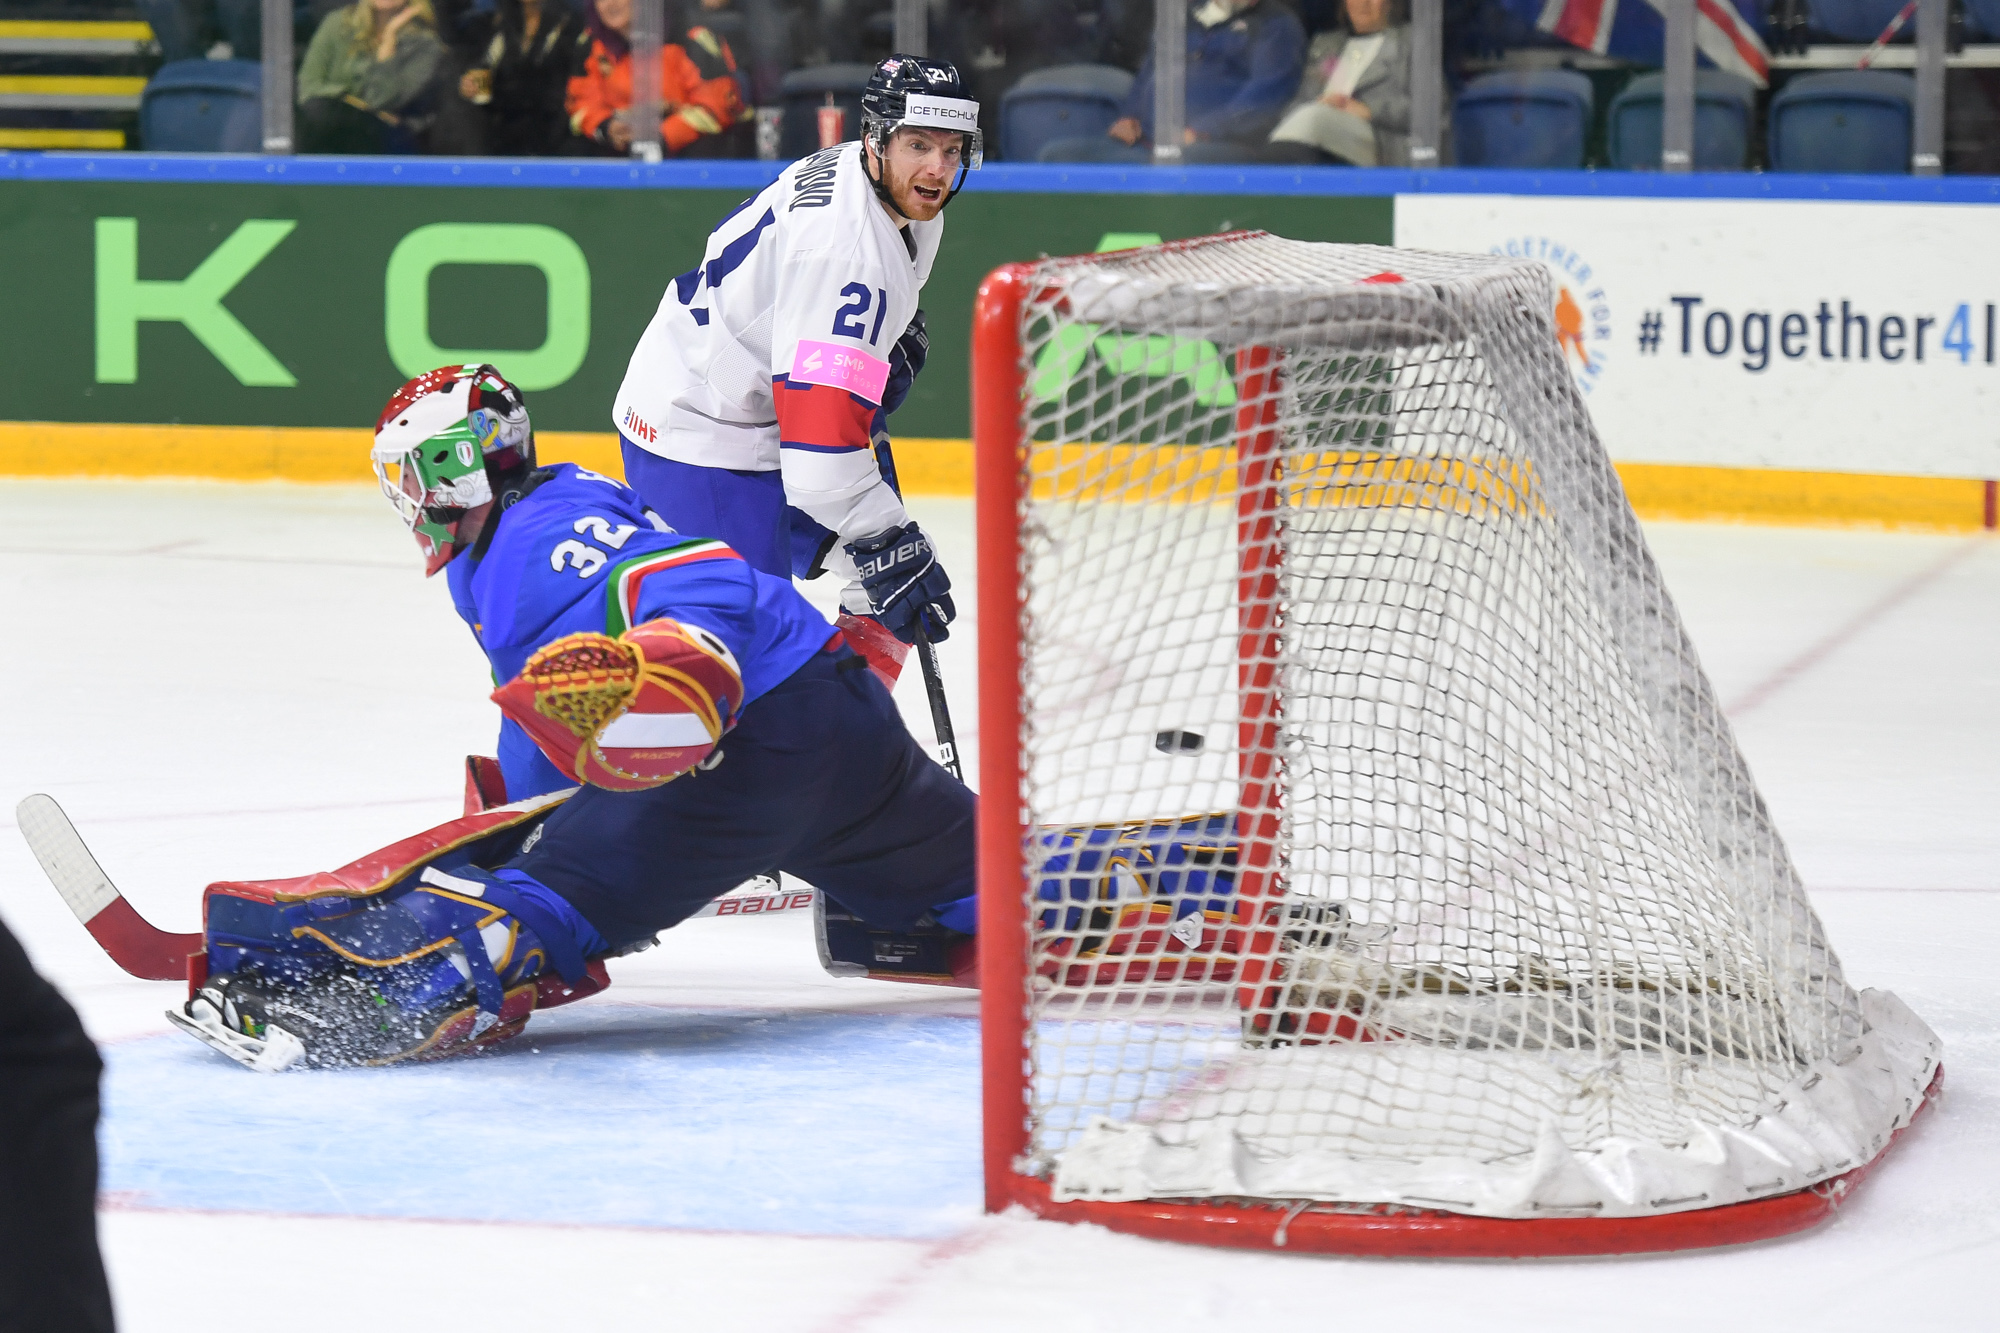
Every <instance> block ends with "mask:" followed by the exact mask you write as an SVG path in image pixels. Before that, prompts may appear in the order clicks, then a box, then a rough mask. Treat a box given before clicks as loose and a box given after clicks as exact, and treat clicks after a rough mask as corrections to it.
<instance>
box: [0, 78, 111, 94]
mask: <svg viewBox="0 0 2000 1333" xmlns="http://www.w3.org/2000/svg"><path fill="white" fill-rule="evenodd" d="M145 90H146V81H145V79H143V78H127V77H126V76H124V75H122V74H8V75H0V93H61V94H63V95H65V96H76V95H79V94H83V95H89V96H93V97H137V96H138V95H139V94H140V93H142V92H144V91H145Z"/></svg>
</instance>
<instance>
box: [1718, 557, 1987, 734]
mask: <svg viewBox="0 0 2000 1333" xmlns="http://www.w3.org/2000/svg"><path fill="white" fill-rule="evenodd" d="M1986 545H1987V543H1986V542H1985V540H1984V539H1980V538H1975V539H1974V540H1972V541H1969V542H1964V543H1961V544H1960V545H1959V546H1957V547H1955V548H1953V550H1952V551H1951V552H1950V553H1949V554H1947V555H1946V556H1945V557H1944V558H1943V559H1942V560H1939V561H1937V562H1936V563H1934V564H1933V565H1931V566H1930V567H1929V568H1928V569H1924V570H1921V571H1919V572H1918V573H1916V574H1914V575H1912V576H1911V577H1910V578H1908V579H1905V580H1904V581H1903V582H1902V583H1901V584H1899V585H1898V586H1896V587H1895V588H1892V589H1890V591H1889V592H1888V593H1887V594H1885V595H1884V596H1883V597H1881V598H1879V599H1878V600H1877V601H1875V602H1874V603H1873V604H1872V605H1870V606H1868V607H1867V608H1865V609H1864V610H1863V611H1861V613H1860V614H1859V615H1856V616H1854V617H1852V618H1851V619H1849V620H1848V621H1847V622H1846V623H1845V624H1843V625H1841V626H1839V627H1838V628H1837V629H1835V630H1834V631H1833V633H1831V634H1828V635H1827V636H1826V637H1824V638H1822V639H1821V640H1820V641H1819V642H1817V643H1815V644H1813V645H1812V646H1811V647H1809V648H1807V649H1806V650H1805V651H1804V652H1802V653H1800V654H1799V655H1798V656H1797V657H1794V658H1793V659H1792V660H1791V661H1789V662H1787V663H1785V664H1784V665H1783V666H1781V667H1779V668H1778V669H1777V670H1776V671H1774V672H1772V673H1771V674H1770V675H1768V676H1766V677H1765V678H1764V679H1763V680H1761V681H1759V682H1758V683H1757V684H1755V685H1753V686H1751V687H1750V689H1749V690H1748V691H1746V692H1745V693H1744V694H1743V695H1742V696H1741V697H1739V698H1738V699H1737V700H1736V701H1735V702H1734V703H1732V704H1729V705H1728V706H1726V707H1725V708H1724V709H1723V710H1722V711H1723V712H1724V713H1727V714H1728V715H1729V716H1730V717H1732V718H1735V717H1741V716H1742V715H1743V714H1745V713H1747V712H1749V711H1750V710H1751V709H1753V708H1757V707H1760V706H1761V705H1763V704H1764V703H1766V702H1768V701H1769V700H1770V698H1771V696H1772V695H1774V694H1776V693H1778V692H1779V691H1780V690H1782V689H1784V688H1785V687H1786V686H1787V685H1790V684H1791V683H1792V682H1793V681H1795V680H1797V679H1798V678H1799V677H1800V676H1803V675H1805V674H1806V673H1807V672H1808V671H1810V670H1812V669H1813V668H1814V667H1816V666H1818V665H1819V664H1820V663H1821V662H1824V661H1825V660H1826V659H1827V658H1829V657H1831V656H1833V654H1834V653H1835V652H1837V651H1839V650H1840V649H1841V648H1843V647H1845V646H1846V645H1847V644H1848V643H1849V642H1851V641H1852V640H1854V639H1856V638H1858V637H1859V636H1860V634H1861V631H1863V630H1865V629H1867V628H1868V627H1869V626H1871V625H1873V624H1874V623H1875V622H1876V621H1878V620H1880V619H1881V618H1882V617H1883V616H1886V615H1888V614H1889V612H1891V611H1893V610H1895V609H1896V608H1897V607H1898V606H1901V605H1902V604H1903V603H1904V602H1906V601H1908V600H1909V599H1910V598H1912V597H1914V596H1915V595H1916V594H1917V593H1919V592H1921V591H1922V590H1923V589H1924V588H1925V587H1926V586H1927V585H1929V584H1930V583H1932V582H1933V581H1935V580H1936V579H1937V578H1938V577H1939V576H1940V575H1942V574H1944V573H1945V571H1947V570H1949V569H1950V568H1951V567H1952V566H1953V565H1956V564H1957V563H1958V562H1959V561H1961V560H1963V559H1965V558H1966V557H1967V556H1969V555H1971V554H1972V553H1973V552H1974V551H1980V550H1984V549H1986Z"/></svg>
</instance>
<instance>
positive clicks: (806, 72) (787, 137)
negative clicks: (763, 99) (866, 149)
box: [778, 65, 875, 160]
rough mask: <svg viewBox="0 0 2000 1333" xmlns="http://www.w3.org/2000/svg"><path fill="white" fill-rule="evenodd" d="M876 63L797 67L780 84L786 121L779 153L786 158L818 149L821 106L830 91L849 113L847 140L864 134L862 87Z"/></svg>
mask: <svg viewBox="0 0 2000 1333" xmlns="http://www.w3.org/2000/svg"><path fill="white" fill-rule="evenodd" d="M874 68H875V67H874V66H873V65H812V66H809V67H808V68H805V69H795V70H793V71H792V72H791V73H789V74H787V75H786V76H785V81H784V83H783V84H781V85H780V87H779V94H778V98H779V102H780V104H781V105H783V106H784V108H785V121H784V125H783V127H782V128H781V129H780V131H779V134H778V156H779V157H780V158H784V159H787V160H790V159H795V158H801V157H805V156H807V155H808V154H811V153H816V152H818V151H819V109H820V108H821V107H823V106H825V105H826V99H827V94H829V93H831V94H832V95H833V104H834V105H835V106H837V107H839V108H841V109H842V110H844V111H845V112H847V122H846V125H845V129H844V133H843V138H844V139H859V138H860V137H861V90H862V89H863V88H865V87H867V86H868V76H869V74H871V73H873V72H874Z"/></svg>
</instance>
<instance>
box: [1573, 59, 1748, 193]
mask: <svg viewBox="0 0 2000 1333" xmlns="http://www.w3.org/2000/svg"><path fill="white" fill-rule="evenodd" d="M1666 88H1667V76H1666V75H1664V74H1641V75H1640V76H1639V77H1638V78H1636V79H1634V80H1632V82H1630V83H1628V84H1626V85H1625V90H1624V91H1623V92H1621V93H1619V94H1618V96H1617V97H1615V98H1613V99H1612V101H1611V110H1610V111H1609V112H1608V113H1607V114H1606V116H1605V121H1604V139H1605V143H1606V145H1607V147H1608V148H1609V150H1610V154H1611V165H1612V166H1614V167H1618V168H1620V169H1622V170H1625V171H1658V170H1659V169H1660V137H1661V134H1660V126H1661V122H1662V121H1663V120H1664V119H1665V113H1664V110H1663V107H1664V104H1665V99H1666ZM1756 101H1757V87H1756V85H1755V84H1753V83H1751V82H1750V80H1748V79H1746V78H1743V77H1741V76H1740V75H1736V74H1730V73H1727V72H1726V71H1723V70H1719V69H1698V70H1696V71H1695V72H1694V166H1695V170H1697V171H1741V170H1742V169H1743V168H1744V167H1746V166H1748V165H1750V122H1751V118H1752V109H1753V108H1754V107H1755V105H1756Z"/></svg>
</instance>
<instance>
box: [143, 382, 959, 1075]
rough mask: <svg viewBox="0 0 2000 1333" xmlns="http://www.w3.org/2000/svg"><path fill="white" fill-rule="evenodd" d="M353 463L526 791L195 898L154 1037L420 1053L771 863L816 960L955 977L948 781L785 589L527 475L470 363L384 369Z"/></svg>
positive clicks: (504, 399) (879, 693) (608, 498)
mask: <svg viewBox="0 0 2000 1333" xmlns="http://www.w3.org/2000/svg"><path fill="white" fill-rule="evenodd" d="M374 458H375V463H376V469H377V472H378V475H380V477H381V478H382V484H383V489H384V491H385V492H386V493H387V494H388V495H389V497H390V499H391V500H392V501H393V502H394V503H395V505H396V507H397V511H398V512H399V513H400V515H401V516H402V518H403V521H404V522H405V523H406V524H408V525H409V527H410V529H411V531H412V532H413V533H415V535H416V539H417V544H418V546H419V548H420V549H421V550H422V551H423V554H424V559H425V566H426V571H427V572H428V573H430V574H435V573H437V572H438V571H439V570H444V571H446V573H447V575H448V582H449V585H450V588H451V596H452V602H453V605H454V606H455V607H456V608H457V611H458V613H459V615H460V616H461V617H463V618H464V619H465V621H466V623H467V624H468V625H469V626H470V627H471V629H472V632H473V634H474V636H475V637H476V638H477V639H478V641H479V644H480V647H481V648H482V649H483V650H484V651H485V653H486V656H487V658H488V660H489V661H490V662H491V664H492V667H493V673H494V678H495V679H496V680H499V681H503V682H505V683H504V684H503V685H502V686H501V687H500V688H499V689H498V690H496V691H495V692H494V695H493V698H494V700H495V702H496V703H498V704H499V705H500V707H501V709H502V711H503V713H504V714H505V715H506V718H507V721H506V723H505V724H504V725H505V734H504V735H503V738H502V743H501V765H502V768H503V770H504V773H505V778H506V789H507V790H506V794H507V796H508V797H509V798H511V799H512V800H514V801H516V802H520V801H522V800H523V798H541V801H542V804H540V805H535V804H534V803H533V801H532V800H531V801H530V802H529V804H528V805H527V806H525V807H521V806H516V807H508V811H507V812H494V815H493V816H492V817H491V818H489V819H488V820H487V821H486V822H484V823H480V824H478V825H477V826H476V827H474V826H473V825H472V824H471V823H467V824H466V827H465V828H464V829H458V828H456V826H454V825H447V826H445V828H444V829H441V830H432V831H431V833H430V834H427V835H423V836H422V837H420V838H419V839H413V840H409V846H410V849H411V850H409V851H407V852H404V851H400V850H399V849H401V848H403V847H404V846H405V844H398V845H397V848H391V849H387V850H386V851H385V852H384V853H380V854H378V860H379V862H380V865H381V867H382V869H381V870H380V872H379V873H377V871H376V870H373V869H369V870H366V871H365V872H362V871H360V870H358V869H357V868H358V867H364V866H368V865H371V864H373V863H370V862H358V863H356V866H355V867H349V868H348V869H347V871H344V872H333V873H332V874H331V875H330V876H318V877H308V879H307V880H302V881H285V882H279V883H275V884H265V885H249V886H229V885H218V886H214V887H212V888H211V889H210V893H209V898H208V910H207V927H208V929H207V945H208V949H207V959H206V961H207V966H208V970H209V977H208V979H207V980H206V981H205V982H204V983H203V984H202V985H201V986H200V987H199V988H198V989H197V991H196V993H195V995H194V997H193V998H192V999H191V1000H189V1002H188V1004H187V1006H186V1008H185V1010H184V1011H183V1012H181V1013H179V1014H175V1015H172V1017H174V1018H175V1020H176V1022H177V1023H178V1024H179V1025H180V1026H181V1027H183V1028H185V1029H187V1030H188V1031H190V1032H193V1033H194V1034H195V1035H196V1036H199V1037H201V1038H202V1040H204V1041H207V1042H208V1043H209V1044H210V1045H212V1046H215V1047H216V1048H217V1049H219V1050H222V1051H223V1052H224V1053H225V1054H228V1055H230V1056H232V1057H233V1058H235V1059H238V1060H240V1061H242V1062H243V1063H245V1064H249V1065H252V1066H254V1067H258V1068H266V1069H269V1068H281V1067H284V1066H285V1065H287V1064H292V1063H299V1062H304V1063H315V1064H344V1063H361V1062H365V1063H386V1062H389V1061H393V1060H396V1059H400V1058H406V1057H408V1056H411V1055H434V1054H440V1053H444V1052H446V1051H449V1050H452V1049H456V1048H458V1047H460V1046H463V1045H466V1044H471V1043H474V1042H477V1041H482V1040H488V1039H491V1038H492V1037H494V1036H498V1035H505V1034H506V1033H507V1032H508V1031H509V1030H510V1029H511V1030H513V1031H518V1030H519V1026H520V1022H521V1021H524V1020H525V1013H526V1009H530V1008H532V1007H533V1000H532V999H531V998H530V999H525V1000H523V999H518V998H517V997H522V996H532V995H533V993H534V987H535V985H536V983H537V981H538V979H539V980H540V981H542V982H544V983H546V982H549V981H550V980H551V979H552V976H559V977H560V978H561V980H562V982H564V983H567V984H569V985H571V986H575V985H578V984H581V983H582V982H583V979H584V978H585V976H586V972H587V970H588V969H589V968H590V966H591V965H592V963H593V961H594V960H596V959H599V958H602V957H604V956H606V955H610V954H616V953H619V952H621V951H626V950H630V949H633V948H635V947H643V946H644V945H645V944H647V943H649V942H650V941H651V940H652V939H653V938H654V936H656V935H657V934H658V933H659V932H660V931H662V930H664V929H666V928H668V927H670V926H673V925H675V924H677V923H678V922H680V921H683V920H685V919H686V918H688V917H689V916H691V915H693V914H694V913H695V912H696V911H698V910H699V909H700V908H702V907H703V906H704V905H705V904H707V903H708V902H710V901H711V900H712V899H714V898H716V897H718V896H720V895H721V894H723V893H726V892H727V891H728V890H730V889H731V888H734V887H735V886H737V885H738V884H741V883H742V882H743V881H745V880H747V879H750V878H752V877H754V876H757V875H761V874H774V873H776V872H779V871H783V872H785V873H787V874H791V875H794V876H796V877H798V878H800V879H803V880H805V881H806V882H808V883H810V884H812V885H813V886H814V887H816V888H817V889H819V890H820V891H821V894H822V900H823V901H824V902H825V912H824V914H823V915H824V924H823V926H822V931H821V937H822V939H821V943H822V953H823V958H824V960H825V961H827V962H829V964H830V965H833V966H832V970H835V971H836V972H841V973H843V974H852V973H855V972H861V971H867V972H871V973H873V974H875V975H885V974H888V975H894V974H896V973H897V972H898V971H899V970H900V971H902V972H904V973H906V974H909V975H910V979H921V980H932V981H951V980H956V981H958V982H959V983H960V984H976V982H975V981H974V980H973V976H974V972H975V964H974V960H973V950H972V947H971V945H972V941H971V936H972V933H973V931H974V929H975V925H976V913H975V910H974V899H973V806H974V801H973V796H972V793H971V792H970V791H968V790H967V789H966V788H965V786H964V785H963V784H962V783H960V782H959V781H958V780H957V779H955V778H953V777H952V776H951V775H950V774H948V773H947V772H946V771H945V770H944V769H943V768H941V767H940V766H939V765H938V764H937V763H936V762H935V761H934V760H932V759H931V758H930V756H929V755H927V754H926V753H924V751H923V750H922V748H921V747H920V746H919V745H918V744H917V742H916V741H915V740H914V739H913V738H912V737H911V736H910V734H909V732H908V730H907V729H906V728H905V727H904V725H903V722H902V718H901V716H900V715H899V714H898V713H897V711H896V708H895V705H894V704H893V703H892V702H891V701H890V698H889V694H888V691H887V690H886V689H885V688H884V687H883V685H882V684H881V682H880V681H879V680H878V679H877V678H876V675H875V673H874V672H873V671H871V670H869V669H868V665H867V663H866V661H865V660H864V659H863V658H862V657H860V656H859V655H857V654H856V653H854V652H853V651H852V650H851V649H850V648H849V647H848V646H847V645H846V643H845V641H844V640H843V638H842V635H841V634H840V633H839V632H838V631H837V630H835V629H834V628H833V626H831V625H830V624H828V622H827V621H826V619H825V618H824V617H823V616H822V615H820V613H819V612H818V611H816V610H814V609H813V607H812V606H811V605H810V604H809V603H808V602H806V600H805V599H804V598H802V597H801V596H799V594H798V593H797V591H796V590H795V589H794V588H793V587H792V586H791V583H790V581H789V580H787V579H782V578H776V577H772V576H770V575H767V574H764V573H760V572H759V571H757V570H755V569H752V568H751V567H750V566H749V565H748V564H747V563H745V562H744V560H743V559H742V558H741V557H739V556H738V555H737V554H736V553H735V552H734V551H732V550H731V549H729V547H727V546H725V545H724V544H722V543H721V542H718V541H714V540H709V539H707V538H704V537H701V536H698V535H684V534H680V533H675V532H672V531H670V530H667V528H666V525H665V524H664V523H662V522H661V521H660V520H659V518H658V516H657V515H656V514H654V513H653V512H652V511H651V510H649V509H647V508H646V507H645V505H644V504H643V503H642V501H641V500H640V498H639V497H638V495H637V494H635V493H634V492H633V491H632V490H631V489H630V488H628V487H626V486H625V485H624V484H623V483H621V482H618V481H614V480H612V479H611V478H609V477H604V476H600V475H598V474H597V473H594V472H590V471H587V470H585V469H583V468H580V467H577V466H575V465H574V464H569V463H560V464H556V465H555V466H553V467H537V466H536V464H535V453H534V436H533V433H532V429H531V427H530V424H529V421H528V413H527V408H526V406H525V403H524V402H523V400H522V396H521V395H520V393H519V392H518V391H517V390H515V389H514V387H513V386H512V385H510V384H508V383H507V382H506V380H505V379H503V378H502V377H501V376H500V374H499V373H498V372H497V371H496V370H495V369H494V368H493V367H491V366H454V367H446V368H444V369H441V370H437V371H433V372H432V373H430V374H428V375H424V376H420V377H419V378H417V379H415V380H412V381H410V382H409V383H408V384H406V385H404V386H403V388H402V389H401V390H399V391H398V392H397V394H396V395H395V397H394V398H392V399H391V400H390V402H389V405H388V407H387V409H385V410H384V412H383V414H382V417H381V419H380V421H379V422H378V424H377V426H376V434H375V448H374ZM579 784H581V785H579ZM569 788H576V790H575V793H574V794H573V795H568V796H567V797H566V798H561V799H557V798H556V796H555V795H554V793H559V792H562V791H564V790H565V789H569ZM514 811H518V817H517V815H516V814H515V813H511V812H514ZM390 853H394V855H391V854H390ZM343 875H344V876H345V878H341V877H342V876H343ZM300 886H303V887H300ZM233 889H242V890H243V891H241V892H232V891H231V890H233ZM843 962H845V963H847V964H849V966H847V967H844V968H843V967H840V966H838V964H841V963H843ZM883 964H887V966H886V969H885V967H884V966H883ZM599 975H601V973H600V974H599ZM545 1002H546V1001H545Z"/></svg>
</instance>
